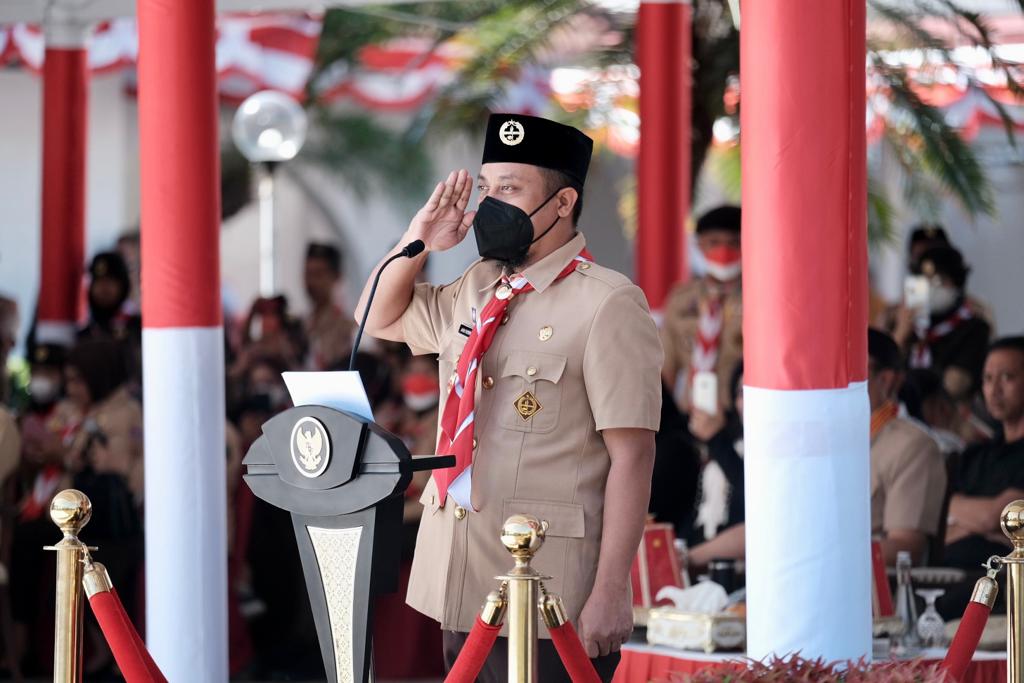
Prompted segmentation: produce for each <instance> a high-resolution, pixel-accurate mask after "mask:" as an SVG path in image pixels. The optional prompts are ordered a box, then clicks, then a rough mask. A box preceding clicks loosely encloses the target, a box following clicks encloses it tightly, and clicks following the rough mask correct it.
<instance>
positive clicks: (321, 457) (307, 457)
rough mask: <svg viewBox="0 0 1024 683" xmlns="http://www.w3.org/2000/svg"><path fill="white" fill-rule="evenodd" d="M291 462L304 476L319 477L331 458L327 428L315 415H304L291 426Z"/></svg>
mask: <svg viewBox="0 0 1024 683" xmlns="http://www.w3.org/2000/svg"><path fill="white" fill-rule="evenodd" d="M291 451H292V462H293V463H295V469H297V470H298V471H299V473H300V474H301V475H302V476H304V477H309V478H310V479H313V478H315V477H319V476H320V475H321V474H323V473H324V470H326V469H327V463H329V462H330V460H331V442H330V441H329V440H328V438H327V429H326V428H325V427H324V425H323V423H321V422H320V420H318V419H316V418H315V417H304V418H302V419H301V420H299V421H298V422H296V423H295V426H294V427H292V440H291Z"/></svg>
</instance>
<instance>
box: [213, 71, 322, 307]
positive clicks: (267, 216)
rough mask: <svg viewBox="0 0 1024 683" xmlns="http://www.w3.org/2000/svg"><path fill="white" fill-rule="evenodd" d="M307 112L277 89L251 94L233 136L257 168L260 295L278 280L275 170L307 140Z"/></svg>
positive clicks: (272, 289) (271, 292)
mask: <svg viewBox="0 0 1024 683" xmlns="http://www.w3.org/2000/svg"><path fill="white" fill-rule="evenodd" d="M307 125H308V121H307V117H306V111H305V110H304V109H303V108H302V106H301V105H299V103H298V102H296V101H295V100H294V99H292V98H291V97H289V96H288V95H285V94H284V93H282V92H277V91H275V90H262V91H260V92H258V93H255V94H253V95H250V96H249V97H248V98H246V100H245V101H244V102H242V106H240V107H239V108H238V111H237V112H235V119H234V121H233V122H232V125H231V136H232V137H233V138H234V141H235V145H236V146H237V147H238V150H239V151H240V152H241V153H242V155H243V156H244V157H245V158H246V159H248V160H249V162H250V163H252V164H253V165H255V166H256V167H257V169H258V170H257V172H258V174H259V183H258V186H257V187H258V196H259V202H260V209H259V223H260V242H259V243H260V270H259V273H260V296H261V297H271V296H273V295H274V293H275V290H276V282H275V279H274V170H275V169H276V168H277V165H278V164H280V163H281V162H283V161H289V160H291V159H294V158H295V155H296V154H298V153H299V150H300V149H302V144H303V143H304V142H305V141H306V128H307Z"/></svg>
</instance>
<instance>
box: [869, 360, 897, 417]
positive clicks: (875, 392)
mask: <svg viewBox="0 0 1024 683" xmlns="http://www.w3.org/2000/svg"><path fill="white" fill-rule="evenodd" d="M897 389H899V373H897V372H896V371H895V370H892V369H890V368H881V367H879V366H878V362H877V361H876V360H875V359H874V358H869V359H868V401H869V402H870V404H871V410H878V409H879V408H881V407H882V406H883V405H885V402H886V401H889V400H891V399H892V397H893V396H895V395H896V391H897Z"/></svg>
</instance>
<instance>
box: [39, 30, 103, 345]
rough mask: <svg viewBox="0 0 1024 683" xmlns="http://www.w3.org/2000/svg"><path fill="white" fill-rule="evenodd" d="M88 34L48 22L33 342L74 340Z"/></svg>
mask: <svg viewBox="0 0 1024 683" xmlns="http://www.w3.org/2000/svg"><path fill="white" fill-rule="evenodd" d="M90 31H91V29H90V27H89V26H88V25H83V24H81V23H80V22H75V21H69V20H67V19H66V18H64V17H60V16H48V17H47V20H46V23H45V39H46V57H45V62H44V64H43V178H42V188H43V190H42V242H41V244H40V249H39V251H40V254H41V267H40V278H39V307H38V309H37V312H36V316H37V323H36V339H37V340H38V341H40V342H47V343H57V344H66V345H70V344H72V343H73V342H74V340H75V325H76V322H77V319H78V301H79V294H80V292H81V286H82V271H83V267H84V262H85V187H86V186H85V155H86V138H87V130H88V107H89V64H88V62H89V53H88V49H87V43H88V38H89V33H90Z"/></svg>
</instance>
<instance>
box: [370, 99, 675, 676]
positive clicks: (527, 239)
mask: <svg viewBox="0 0 1024 683" xmlns="http://www.w3.org/2000/svg"><path fill="white" fill-rule="evenodd" d="M591 148H592V141H591V140H590V139H589V138H588V137H586V136H585V135H583V134H582V133H580V132H579V131H577V130H575V129H573V128H570V127H567V126H563V125H560V124H557V123H554V122H552V121H546V120H544V119H538V118H534V117H529V116H518V115H508V114H496V115H494V116H492V117H491V119H490V121H489V122H488V126H487V138H486V142H485V144H484V154H483V165H482V166H481V169H480V174H479V176H478V179H477V181H478V188H479V190H480V196H481V198H482V199H481V201H480V204H479V206H478V209H477V210H476V211H467V210H466V209H467V205H468V203H469V197H470V193H471V191H472V179H471V177H470V175H469V173H468V172H466V171H458V172H457V173H456V172H453V173H451V174H450V175H449V176H448V179H447V180H446V181H445V182H442V183H438V185H437V187H436V188H435V189H434V193H433V194H432V195H431V197H430V199H429V200H428V201H427V203H426V205H425V206H424V207H423V208H422V209H421V210H420V211H419V212H418V213H417V214H416V216H415V217H414V218H413V220H412V223H411V224H410V226H409V229H408V231H407V232H406V234H405V235H404V236H403V237H402V240H401V242H400V243H399V246H398V247H397V248H396V249H395V250H393V251H392V252H391V254H389V255H388V256H389V257H390V256H391V255H393V254H395V253H398V251H399V250H400V249H401V248H402V246H404V245H405V244H407V243H408V242H410V241H412V240H416V239H421V240H423V242H424V243H425V244H426V253H424V254H422V255H420V256H418V257H416V258H413V259H411V260H407V259H401V260H399V261H396V262H395V263H394V265H392V266H391V267H389V269H388V270H386V271H385V273H384V276H383V277H382V279H381V283H380V289H379V292H378V297H377V300H376V302H375V304H374V306H373V308H372V309H371V311H370V317H369V321H368V328H367V331H368V332H369V333H370V334H372V335H374V336H376V337H379V338H382V339H391V340H396V341H404V342H406V343H407V344H408V345H409V347H410V348H411V349H412V351H413V352H414V353H416V354H424V353H436V354H438V356H439V361H440V377H441V384H442V388H441V405H440V415H441V419H440V433H439V445H438V452H439V453H452V454H454V455H455V456H456V466H455V467H454V468H452V469H448V470H438V471H436V472H434V475H433V477H432V478H431V481H430V482H429V483H428V485H427V487H426V489H425V490H424V492H423V495H422V497H421V499H420V500H421V502H422V503H423V505H424V508H425V509H424V513H423V519H422V521H421V523H420V531H419V538H418V541H417V548H416V556H415V559H414V561H413V568H412V576H411V579H410V581H409V592H408V602H409V604H410V605H411V606H412V607H414V608H415V609H417V610H419V611H421V612H423V613H424V614H427V615H428V616H430V617H433V618H434V619H436V620H437V621H439V622H441V626H442V628H443V629H444V632H445V634H444V635H445V638H444V639H445V659H446V662H447V664H448V665H449V666H451V664H452V662H453V661H454V659H455V656H456V655H457V653H458V652H459V650H460V649H461V647H462V645H463V644H464V642H465V638H466V634H467V633H468V632H469V631H470V630H471V628H472V626H473V623H474V620H475V618H476V616H477V614H478V612H479V610H480V607H481V605H482V603H483V601H484V598H485V597H486V595H487V593H488V592H489V591H491V590H493V589H494V588H495V586H496V582H495V580H494V577H495V576H497V575H499V574H503V573H505V572H506V571H507V570H508V568H509V567H510V556H509V555H508V552H507V551H506V550H505V549H504V547H502V545H501V543H500V542H499V540H498V530H499V529H500V528H501V525H502V522H503V521H504V520H505V518H507V517H509V516H510V515H512V514H514V513H520V512H522V513H528V514H533V515H536V516H537V517H539V518H541V519H543V520H546V521H547V522H548V523H549V525H550V526H549V529H548V532H547V541H546V543H545V544H544V547H543V548H542V549H541V550H540V552H539V554H538V556H537V560H536V566H537V568H538V569H539V570H540V571H541V572H542V573H544V574H548V575H550V576H552V577H554V578H553V580H551V581H550V582H549V583H548V587H549V589H550V590H551V591H552V592H553V593H556V594H558V595H561V596H562V598H563V599H564V600H565V603H566V607H567V610H568V613H569V616H570V618H571V619H572V620H574V622H575V623H576V624H577V627H578V630H579V633H580V637H581V640H582V641H583V643H584V646H585V647H586V649H587V651H588V654H590V656H591V657H594V658H595V660H594V661H595V666H596V667H597V669H598V672H599V673H600V675H601V677H602V678H603V679H605V680H610V679H611V675H612V673H613V672H614V669H615V666H616V664H617V662H618V650H619V647H620V646H621V644H622V643H623V642H624V641H625V640H626V639H627V638H628V637H629V634H630V632H631V631H632V627H633V619H632V611H631V597H630V594H629V589H628V586H629V570H630V566H631V564H632V561H633V557H634V555H635V553H636V549H637V545H638V543H639V540H640V536H641V533H642V530H643V524H644V516H645V513H646V511H647V501H648V498H649V495H650V485H651V471H652V466H653V461H654V434H655V432H656V431H657V429H658V423H659V419H660V407H661V387H660V386H659V372H660V369H661V364H662V351H661V345H660V342H659V340H658V332H657V329H656V328H655V325H654V322H653V320H652V319H651V316H650V314H649V312H648V308H647V302H646V300H645V298H644V295H643V293H642V292H641V291H640V289H639V288H637V287H636V286H635V285H633V284H632V283H631V282H630V281H629V280H628V279H627V278H625V277H624V276H622V275H620V274H618V273H616V272H613V271H611V270H608V269H607V268H604V267H602V266H601V265H599V264H598V263H596V262H594V260H593V258H592V257H591V255H590V254H589V252H588V251H587V250H586V240H585V239H584V237H583V235H582V234H581V233H579V232H577V230H576V222H577V220H578V218H579V213H580V208H581V205H580V199H581V196H582V191H583V184H584V181H585V180H586V174H587V168H588V166H589V162H590V155H591ZM471 229H472V231H473V233H474V235H475V238H476V243H477V248H478V251H479V253H480V255H481V258H480V260H478V261H476V262H474V263H473V264H472V265H470V267H469V268H468V269H467V270H466V272H465V273H464V274H463V275H462V276H461V277H460V278H458V279H457V280H456V281H455V282H453V283H451V284H449V285H445V286H441V287H437V286H432V285H429V284H415V281H416V276H417V274H418V273H419V271H420V269H421V268H422V265H423V262H424V259H425V258H426V256H427V254H428V253H429V252H431V251H443V250H445V249H450V248H451V247H454V246H455V245H456V244H458V243H460V242H461V241H462V240H463V239H464V238H465V237H466V236H467V235H468V234H469V232H470V230H471ZM367 287H369V283H368V285H367ZM367 295H368V292H367V291H365V290H364V292H363V296H362V298H361V300H360V303H359V306H358V308H357V315H361V313H362V309H363V307H364V306H365V304H366V299H367ZM541 637H542V638H543V639H544V640H542V643H541V649H540V656H539V667H540V673H539V676H540V677H541V678H542V679H543V680H568V678H567V676H566V674H565V672H564V670H563V669H562V668H561V666H560V664H559V663H558V659H557V655H556V654H555V653H554V648H553V647H551V645H550V641H549V640H546V638H547V633H546V632H542V634H541ZM505 657H507V644H506V642H505V640H504V639H499V642H498V645H497V646H496V647H495V649H494V651H493V652H492V656H491V659H490V660H489V661H488V663H487V665H486V666H485V669H484V671H483V673H482V674H481V678H482V679H484V680H503V679H504V676H505V674H504V672H505V670H506V663H505Z"/></svg>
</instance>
